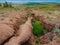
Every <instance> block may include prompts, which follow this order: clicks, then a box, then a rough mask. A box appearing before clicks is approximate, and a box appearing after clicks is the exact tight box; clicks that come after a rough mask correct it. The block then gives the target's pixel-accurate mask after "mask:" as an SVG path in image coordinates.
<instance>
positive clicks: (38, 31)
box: [33, 21, 44, 36]
mask: <svg viewBox="0 0 60 45" xmlns="http://www.w3.org/2000/svg"><path fill="white" fill-rule="evenodd" d="M33 33H34V34H35V35H36V36H42V35H44V29H43V27H42V22H41V21H35V23H34V24H33Z"/></svg>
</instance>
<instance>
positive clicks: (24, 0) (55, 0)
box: [0, 0, 60, 3]
mask: <svg viewBox="0 0 60 45" xmlns="http://www.w3.org/2000/svg"><path fill="white" fill-rule="evenodd" d="M5 1H7V2H20V3H26V2H58V3H60V0H0V2H5Z"/></svg>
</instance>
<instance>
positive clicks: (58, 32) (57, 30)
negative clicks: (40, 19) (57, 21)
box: [54, 26, 60, 36]
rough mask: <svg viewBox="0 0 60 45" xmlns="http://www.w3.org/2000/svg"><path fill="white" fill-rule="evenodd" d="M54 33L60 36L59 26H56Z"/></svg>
mask: <svg viewBox="0 0 60 45" xmlns="http://www.w3.org/2000/svg"><path fill="white" fill-rule="evenodd" d="M54 32H55V33H56V35H58V36H60V29H59V28H58V26H55V28H54Z"/></svg>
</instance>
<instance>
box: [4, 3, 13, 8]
mask: <svg viewBox="0 0 60 45" xmlns="http://www.w3.org/2000/svg"><path fill="white" fill-rule="evenodd" d="M3 7H12V5H11V3H9V4H8V2H5V3H4V4H3Z"/></svg>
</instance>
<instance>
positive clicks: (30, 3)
mask: <svg viewBox="0 0 60 45" xmlns="http://www.w3.org/2000/svg"><path fill="white" fill-rule="evenodd" d="M24 4H26V5H47V4H60V3H55V2H40V3H36V2H29V3H24Z"/></svg>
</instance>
